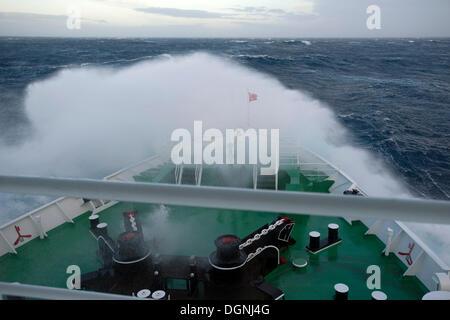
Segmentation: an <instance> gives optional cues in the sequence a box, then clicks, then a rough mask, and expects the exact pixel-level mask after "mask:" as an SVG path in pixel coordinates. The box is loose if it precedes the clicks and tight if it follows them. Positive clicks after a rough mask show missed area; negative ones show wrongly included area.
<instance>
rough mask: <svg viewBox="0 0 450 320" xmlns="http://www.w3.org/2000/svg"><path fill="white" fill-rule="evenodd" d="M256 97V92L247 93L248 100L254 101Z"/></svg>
mask: <svg viewBox="0 0 450 320" xmlns="http://www.w3.org/2000/svg"><path fill="white" fill-rule="evenodd" d="M257 99H258V95H257V94H256V93H251V92H249V93H248V102H252V101H256V100H257Z"/></svg>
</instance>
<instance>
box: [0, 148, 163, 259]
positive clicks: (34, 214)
mask: <svg viewBox="0 0 450 320" xmlns="http://www.w3.org/2000/svg"><path fill="white" fill-rule="evenodd" d="M165 160H166V159H164V158H162V156H161V154H159V155H156V156H152V157H149V158H147V159H145V160H143V161H140V162H138V163H136V164H134V165H131V166H129V167H126V168H124V169H121V170H119V171H117V172H115V173H113V174H111V175H108V176H106V177H105V178H103V179H104V180H107V181H134V179H133V177H134V176H136V175H139V174H141V173H142V172H144V171H146V170H148V169H150V168H153V167H157V166H159V165H162V164H164V163H165ZM53 196H55V195H53ZM84 198H88V197H84ZM88 199H94V200H90V201H88V202H84V200H83V198H82V197H79V198H71V197H68V195H67V194H66V195H64V196H63V197H60V198H58V199H55V200H53V201H51V202H49V203H47V204H45V205H43V206H41V207H39V208H37V209H34V210H32V211H30V212H28V213H26V214H24V215H22V216H20V217H18V218H16V219H13V220H11V221H9V222H7V223H6V224H4V225H2V226H0V257H1V256H2V255H4V254H6V253H8V252H11V253H17V251H16V249H17V248H18V247H20V246H22V245H23V244H25V243H27V242H28V241H30V240H32V239H35V238H37V237H39V238H41V239H43V238H45V237H47V232H48V231H50V230H52V229H54V228H56V227H58V226H60V225H62V224H64V223H66V222H69V223H73V220H74V219H75V218H77V217H78V216H80V215H82V214H84V213H86V212H88V211H92V212H93V213H98V212H100V211H102V210H105V209H107V208H109V207H111V206H113V205H114V204H116V203H117V201H110V200H108V199H102V200H97V199H101V198H88ZM105 200H106V201H105ZM16 226H17V227H19V228H20V230H19V231H17V230H16ZM19 233H20V234H22V235H30V236H31V237H27V238H26V239H25V238H23V240H26V241H19V242H18V243H17V244H14V243H15V242H16V241H17V239H18V237H19Z"/></svg>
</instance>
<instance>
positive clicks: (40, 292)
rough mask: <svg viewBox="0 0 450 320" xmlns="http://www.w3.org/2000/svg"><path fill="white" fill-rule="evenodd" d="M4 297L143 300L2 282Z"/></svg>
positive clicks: (1, 295)
mask: <svg viewBox="0 0 450 320" xmlns="http://www.w3.org/2000/svg"><path fill="white" fill-rule="evenodd" d="M3 296H7V297H8V296H9V297H21V298H34V299H48V300H142V299H139V298H137V297H133V296H125V295H119V294H109V293H100V292H93V291H84V290H69V289H60V288H52V287H43V286H33V285H27V284H20V283H7V282H0V300H2V298H3ZM148 300H152V299H148Z"/></svg>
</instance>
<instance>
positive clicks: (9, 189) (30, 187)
mask: <svg viewBox="0 0 450 320" xmlns="http://www.w3.org/2000/svg"><path fill="white" fill-rule="evenodd" d="M0 192H6V193H20V194H40V195H65V196H72V197H78V198H89V199H104V200H118V201H128V202H141V203H164V204H169V205H186V206H194V207H207V208H223V209H236V210H249V211H265V212H284V213H292V214H308V215H321V216H332V217H342V216H351V217H355V218H377V219H388V220H399V221H414V222H424V223H437V224H450V202H449V201H440V200H422V199H396V198H379V197H360V196H352V195H346V196H340V195H339V196H338V195H331V194H320V193H307V192H287V191H271V190H252V189H243V188H223V187H209V186H208V187H206V186H189V185H173V184H160V183H135V182H133V183H131V182H113V181H102V180H90V179H63V178H39V177H17V176H0Z"/></svg>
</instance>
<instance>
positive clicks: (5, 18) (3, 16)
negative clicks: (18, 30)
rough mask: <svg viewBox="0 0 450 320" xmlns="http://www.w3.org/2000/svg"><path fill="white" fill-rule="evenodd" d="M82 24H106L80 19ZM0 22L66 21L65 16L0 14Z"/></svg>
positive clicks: (104, 21) (100, 21)
mask: <svg viewBox="0 0 450 320" xmlns="http://www.w3.org/2000/svg"><path fill="white" fill-rule="evenodd" d="M80 19H81V21H82V22H87V23H89V22H91V23H108V22H107V21H106V20H103V19H100V20H96V19H86V18H83V17H81V18H80ZM0 20H3V21H15V22H20V21H22V22H26V23H45V22H48V23H52V22H57V23H58V22H62V23H64V22H65V21H66V20H67V15H56V14H55V15H53V14H38V13H23V12H0Z"/></svg>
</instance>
